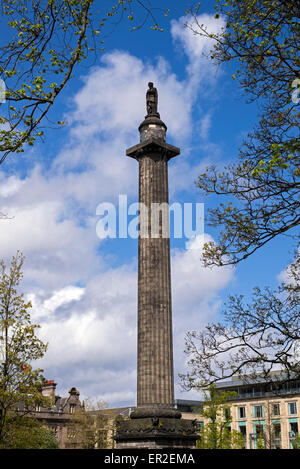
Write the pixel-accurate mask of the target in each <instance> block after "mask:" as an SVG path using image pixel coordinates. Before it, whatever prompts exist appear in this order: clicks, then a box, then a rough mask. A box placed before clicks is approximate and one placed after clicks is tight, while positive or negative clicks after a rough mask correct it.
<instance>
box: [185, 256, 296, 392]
mask: <svg viewBox="0 0 300 469" xmlns="http://www.w3.org/2000/svg"><path fill="white" fill-rule="evenodd" d="M299 263H300V259H299V257H297V259H296V260H295V261H294V262H293V263H292V264H291V265H290V266H289V269H288V271H287V272H286V278H285V279H284V280H283V281H282V283H281V284H280V286H279V287H278V288H277V289H274V290H272V289H270V288H265V289H261V288H258V287H256V288H254V293H253V297H252V300H251V301H250V302H246V301H245V299H244V298H243V296H242V295H238V296H230V297H229V301H228V303H227V304H226V305H225V310H224V313H223V320H222V321H220V322H217V323H212V324H208V325H207V326H206V327H205V328H204V329H203V330H202V331H200V332H196V331H191V332H188V334H187V335H186V348H185V352H186V354H187V356H188V366H189V371H188V373H187V374H183V375H181V378H182V383H183V385H184V387H185V388H186V389H188V390H189V389H193V388H196V389H201V388H202V387H208V386H209V385H210V384H211V383H217V382H218V381H221V380H224V379H228V378H232V377H233V376H235V377H237V376H239V377H241V378H243V379H245V380H246V377H247V379H251V380H253V379H256V378H257V377H259V378H264V379H265V380H267V381H269V382H272V381H275V382H276V381H282V380H288V379H299V378H300V366H299V362H300V347H299V345H300V317H299V308H300V296H299V291H300V282H299V280H300V274H299V272H300V270H299ZM279 371H280V373H278V372H279ZM274 372H277V374H276V373H274Z"/></svg>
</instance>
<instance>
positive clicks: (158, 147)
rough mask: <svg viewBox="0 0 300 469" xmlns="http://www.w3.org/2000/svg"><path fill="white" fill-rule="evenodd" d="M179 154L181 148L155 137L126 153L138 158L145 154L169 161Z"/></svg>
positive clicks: (129, 149)
mask: <svg viewBox="0 0 300 469" xmlns="http://www.w3.org/2000/svg"><path fill="white" fill-rule="evenodd" d="M179 154H180V149H179V148H178V147H175V146H173V145H170V144H169V143H166V142H163V141H161V140H156V139H154V138H152V139H148V140H146V141H145V142H141V143H138V144H137V145H134V146H133V147H130V148H128V149H127V150H126V155H127V156H130V157H131V158H134V159H136V160H139V159H140V158H141V157H143V156H149V157H150V158H154V159H156V158H159V159H166V160H167V161H169V160H170V159H171V158H174V156H177V155H179Z"/></svg>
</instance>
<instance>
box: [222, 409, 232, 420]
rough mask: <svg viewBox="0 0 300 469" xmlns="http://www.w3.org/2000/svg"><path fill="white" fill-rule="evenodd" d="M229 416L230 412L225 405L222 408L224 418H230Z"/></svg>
mask: <svg viewBox="0 0 300 469" xmlns="http://www.w3.org/2000/svg"><path fill="white" fill-rule="evenodd" d="M230 418H231V412H230V409H228V407H226V408H225V409H224V419H225V420H230Z"/></svg>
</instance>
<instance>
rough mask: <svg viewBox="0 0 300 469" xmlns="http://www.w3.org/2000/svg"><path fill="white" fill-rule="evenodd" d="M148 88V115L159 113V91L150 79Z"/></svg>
mask: <svg viewBox="0 0 300 469" xmlns="http://www.w3.org/2000/svg"><path fill="white" fill-rule="evenodd" d="M148 87H149V88H148V90H147V94H146V104H147V115H148V116H152V115H158V112H157V106H158V93H157V89H156V88H154V86H153V83H152V82H151V81H150V82H149V83H148Z"/></svg>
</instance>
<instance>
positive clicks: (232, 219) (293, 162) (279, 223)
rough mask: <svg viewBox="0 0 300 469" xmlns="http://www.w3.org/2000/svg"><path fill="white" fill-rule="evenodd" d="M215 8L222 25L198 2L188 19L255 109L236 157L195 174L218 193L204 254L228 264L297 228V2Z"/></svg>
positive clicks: (209, 261) (220, 1)
mask: <svg viewBox="0 0 300 469" xmlns="http://www.w3.org/2000/svg"><path fill="white" fill-rule="evenodd" d="M215 9H216V14H215V18H219V17H220V16H222V17H223V18H224V19H225V24H226V26H225V27H224V28H223V29H222V31H221V32H219V33H212V32H211V31H209V29H208V27H207V26H206V25H205V24H201V22H200V21H199V18H200V17H199V12H200V11H201V5H200V4H197V5H196V6H194V7H193V8H192V9H191V10H190V11H189V12H188V13H189V14H190V20H188V21H187V27H189V28H190V29H191V30H192V31H193V32H194V34H196V35H199V36H204V37H209V38H211V39H212V40H213V43H214V47H213V48H212V50H211V53H210V57H211V59H212V60H213V61H214V62H215V63H217V64H224V65H226V64H229V63H230V64H231V65H232V67H234V68H235V70H236V71H235V73H234V74H233V76H232V78H233V80H234V81H233V84H234V83H238V84H239V86H240V88H241V89H242V91H243V92H244V94H245V96H246V98H247V100H248V101H249V102H257V104H258V111H259V112H258V121H257V124H256V125H255V127H254V129H253V131H252V132H251V133H249V135H248V137H247V138H246V139H245V141H244V143H243V145H242V147H241V148H240V152H239V155H238V158H236V157H235V155H232V157H231V162H230V164H228V165H226V166H225V167H224V168H220V167H218V168H217V167H216V166H210V167H208V168H207V170H206V172H205V173H203V174H201V175H200V176H199V178H198V181H197V185H198V187H199V188H200V189H201V191H202V193H203V194H205V195H211V194H216V195H220V196H221V197H222V200H220V203H219V205H218V206H217V207H216V208H213V209H210V210H209V217H208V224H211V225H212V226H214V227H216V228H217V229H218V231H219V234H218V239H217V241H216V243H214V242H209V243H207V244H206V245H205V249H204V254H203V259H204V262H205V264H206V265H226V264H237V263H238V262H240V261H241V260H243V259H246V258H247V257H248V256H250V255H251V254H252V253H254V252H255V251H256V250H257V249H259V248H261V247H262V246H264V245H265V244H266V243H268V242H270V241H271V240H272V239H274V238H275V237H276V236H279V235H282V234H290V235H293V236H294V235H295V236H298V235H299V234H298V233H295V230H294V229H295V227H297V226H298V225H299V222H300V200H299V188H300V182H299V175H300V151H299V150H300V143H299V133H298V132H299V130H298V129H299V101H300V100H299V96H298V95H299V89H300V73H299V61H300V59H299V13H300V8H299V4H298V3H297V2H294V1H293V0H284V1H282V0H272V1H269V0H259V1H255V2H254V1H252V0H246V1H243V2H239V1H235V0H226V1H225V0H217V1H216V3H215ZM297 90H298V91H297ZM223 198H225V200H224V201H223ZM226 198H227V202H226Z"/></svg>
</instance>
